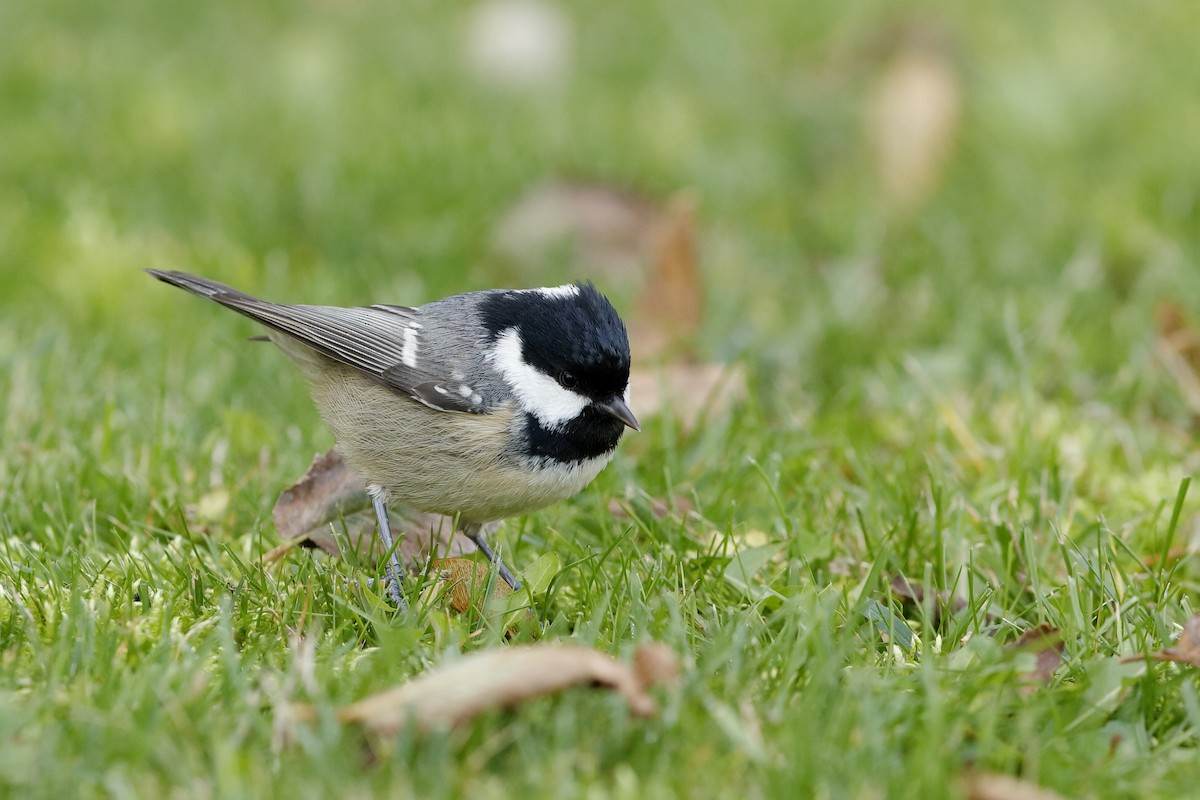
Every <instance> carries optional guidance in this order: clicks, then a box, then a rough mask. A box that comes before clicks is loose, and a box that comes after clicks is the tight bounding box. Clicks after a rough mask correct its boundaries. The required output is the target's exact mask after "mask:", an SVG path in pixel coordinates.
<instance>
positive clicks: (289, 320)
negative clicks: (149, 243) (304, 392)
mask: <svg viewBox="0 0 1200 800" xmlns="http://www.w3.org/2000/svg"><path fill="white" fill-rule="evenodd" d="M146 271H147V272H149V273H150V274H151V275H153V276H154V277H155V278H158V279H159V280H160V281H164V282H166V283H169V284H171V285H172V286H178V287H179V288H181V289H187V290H188V291H189V292H192V293H194V294H198V295H201V296H203V297H207V298H208V299H210V300H212V301H214V302H216V303H220V304H221V305H223V306H225V307H226V308H231V309H233V310H234V311H237V312H238V313H240V314H244V315H245V316H247V317H250V318H251V319H253V320H255V321H256V322H259V323H262V324H263V325H266V326H267V327H268V328H271V329H272V330H275V331H279V332H280V333H283V334H286V335H287V336H290V337H291V338H293V339H295V340H296V341H298V342H301V343H302V344H305V345H307V346H308V347H311V348H312V349H314V350H316V351H317V352H319V353H321V354H322V355H325V356H328V357H329V358H331V359H333V360H334V361H337V362H340V363H342V364H346V365H347V366H350V367H354V368H355V369H357V370H360V371H361V372H363V373H365V374H366V375H367V376H368V377H370V378H372V379H374V380H377V381H379V382H381V383H383V384H385V385H386V386H390V387H391V388H393V389H396V390H398V391H400V392H403V393H405V394H407V395H409V396H410V397H412V398H413V399H414V400H417V401H418V402H421V403H424V404H425V405H427V406H429V407H431V408H435V409H438V410H439V411H461V412H469V413H475V414H479V413H484V412H486V411H487V407H486V404H485V402H484V398H483V397H482V396H481V395H480V394H479V392H477V391H475V390H474V389H473V388H472V387H470V386H468V385H466V384H464V383H462V382H459V381H453V380H450V379H449V377H448V373H452V372H453V370H452V369H450V368H449V367H448V365H445V364H441V363H439V362H438V360H437V359H436V357H434V353H433V352H432V351H433V348H431V347H429V346H428V343H427V342H425V341H423V339H422V335H423V334H424V332H425V329H424V326H422V325H421V323H420V322H419V321H418V319H417V317H418V314H417V311H416V310H415V309H412V308H407V307H405V306H389V305H374V306H361V307H356V308H341V307H338V306H308V305H295V306H293V305H284V304H281V303H268V302H265V301H263V300H259V299H257V298H255V297H251V296H250V295H248V294H246V293H244V292H239V291H238V290H237V289H234V288H232V287H229V286H226V285H225V284H222V283H218V282H216V281H211V280H208V279H207V278H201V277H198V276H195V275H189V274H187V273H184V272H174V271H166V270H156V269H148V270H146Z"/></svg>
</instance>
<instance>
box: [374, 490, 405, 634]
mask: <svg viewBox="0 0 1200 800" xmlns="http://www.w3.org/2000/svg"><path fill="white" fill-rule="evenodd" d="M367 491H368V492H369V493H370V495H371V504H372V505H373V506H375V519H376V520H377V521H378V522H379V541H380V542H381V543H382V544H383V553H384V557H385V558H386V559H387V562H386V563H385V564H384V574H385V575H386V576H387V578H386V580H387V590H388V594H389V595H391V597H392V602H393V603H395V604H396V607H397V608H399V609H400V610H401V611H408V603H406V602H404V595H403V593H401V591H400V581H401V579H402V577H403V576H404V573H403V572H401V571H400V559H399V558H398V557H397V555H396V548H395V546H394V544H393V543H392V526H391V525H390V524H389V523H388V512H387V503H386V502H385V501H384V496H383V489H381V488H380V487H378V486H371V487H370V488H368V489H367Z"/></svg>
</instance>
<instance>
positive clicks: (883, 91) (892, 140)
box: [867, 28, 962, 211]
mask: <svg viewBox="0 0 1200 800" xmlns="http://www.w3.org/2000/svg"><path fill="white" fill-rule="evenodd" d="M901 41H902V43H901V45H900V47H899V48H898V49H897V50H896V51H895V53H894V54H893V55H892V57H891V59H890V60H889V61H888V62H887V63H886V65H885V66H884V69H883V73H882V75H881V76H880V78H879V81H878V83H877V85H876V87H875V90H874V94H873V96H872V99H871V101H870V111H869V113H868V115H867V119H868V121H869V122H868V124H869V125H870V131H869V134H870V139H871V142H872V144H873V145H874V149H875V170H876V173H877V175H878V178H879V185H880V189H881V190H882V194H883V197H884V199H885V200H886V201H887V202H888V203H889V204H890V205H891V206H892V207H893V208H896V209H897V210H900V211H909V210H913V209H916V208H919V207H921V206H923V205H924V204H925V203H927V202H928V201H929V199H930V198H932V197H933V195H934V194H935V193H936V192H937V190H938V188H939V187H940V186H941V183H942V174H943V172H944V168H945V165H946V163H947V162H948V161H949V159H950V156H951V155H952V153H953V151H954V143H955V138H956V135H957V132H958V124H959V117H960V115H961V108H962V96H961V95H962V89H961V86H960V81H959V77H958V72H957V70H956V69H955V67H954V64H953V63H952V61H951V60H950V58H949V56H948V55H947V49H948V48H947V47H946V45H945V44H944V43H943V42H942V37H941V35H940V34H939V32H937V31H936V30H933V29H927V28H914V29H913V30H911V31H909V32H908V33H907V34H905V35H904V36H903V37H902V40H901Z"/></svg>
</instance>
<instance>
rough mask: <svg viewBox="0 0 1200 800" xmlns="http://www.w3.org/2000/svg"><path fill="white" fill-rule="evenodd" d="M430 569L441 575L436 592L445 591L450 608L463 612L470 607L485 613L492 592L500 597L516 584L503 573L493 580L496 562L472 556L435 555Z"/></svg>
mask: <svg viewBox="0 0 1200 800" xmlns="http://www.w3.org/2000/svg"><path fill="white" fill-rule="evenodd" d="M429 571H430V573H431V574H433V575H437V576H438V584H437V588H436V589H435V591H437V592H438V594H441V593H442V592H445V593H446V595H447V596H448V597H449V599H450V607H451V608H452V609H454V610H455V611H457V612H458V613H460V614H464V613H466V611H467V610H468V609H470V608H474V609H475V610H476V611H478V612H480V613H482V611H483V608H484V605H485V603H486V602H487V600H488V595H489V594H490V595H491V597H492V598H494V599H496V600H500V599H502V598H504V597H507V596H508V595H510V594H512V587H510V586H509V585H508V584H507V583H505V582H504V581H503V580H501V579H500V577H499V576H496V580H494V581H493V580H492V565H491V564H488V563H486V562H482V561H472V560H471V559H469V558H435V559H434V560H433V561H431V562H430V563H429ZM489 584H490V586H489ZM489 588H490V592H489Z"/></svg>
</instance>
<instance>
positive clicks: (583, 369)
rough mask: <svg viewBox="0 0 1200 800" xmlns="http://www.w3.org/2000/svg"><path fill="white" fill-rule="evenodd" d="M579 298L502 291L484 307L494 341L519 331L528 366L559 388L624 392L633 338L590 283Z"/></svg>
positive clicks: (607, 394) (596, 392)
mask: <svg viewBox="0 0 1200 800" xmlns="http://www.w3.org/2000/svg"><path fill="white" fill-rule="evenodd" d="M575 286H576V287H578V289H579V292H578V293H576V294H567V293H562V294H554V293H546V292H540V291H537V290H532V291H519V292H501V293H498V294H495V295H493V296H491V297H489V298H488V299H487V300H485V301H484V302H483V304H482V305H481V306H480V313H481V315H482V317H483V324H484V326H485V327H486V328H487V330H488V332H489V335H490V338H491V339H492V340H495V339H496V338H497V337H498V336H499V335H500V334H501V333H503V332H504V331H506V330H508V329H509V328H516V329H517V331H518V332H519V333H520V335H521V341H522V342H523V344H524V349H523V351H522V355H523V357H524V358H525V361H526V363H528V364H529V365H531V366H533V367H536V368H537V369H539V370H541V371H542V372H544V373H546V374H547V375H550V376H551V377H553V378H555V379H556V380H558V381H559V382H560V383H562V384H563V385H566V386H570V387H571V388H576V389H577V391H579V392H581V393H583V394H586V395H589V396H592V397H596V398H605V397H611V396H612V395H619V394H621V393H622V392H624V391H625V386H626V384H627V383H628V382H629V337H628V335H627V334H626V332H625V323H624V322H622V321H621V317H620V316H619V315H618V314H617V310H616V309H615V308H613V307H612V303H610V302H608V298H606V297H605V296H604V295H602V294H600V292H599V291H597V290H596V287H595V286H593V285H592V284H591V283H576V284H575Z"/></svg>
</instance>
